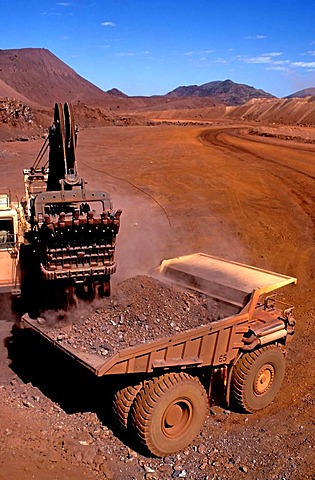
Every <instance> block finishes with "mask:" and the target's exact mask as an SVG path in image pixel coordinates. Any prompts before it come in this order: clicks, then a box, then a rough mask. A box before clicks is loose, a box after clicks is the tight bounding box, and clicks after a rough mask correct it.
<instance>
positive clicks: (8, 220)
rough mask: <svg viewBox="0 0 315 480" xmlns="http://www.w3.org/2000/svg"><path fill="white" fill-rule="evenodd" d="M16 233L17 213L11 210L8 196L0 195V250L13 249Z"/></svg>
mask: <svg viewBox="0 0 315 480" xmlns="http://www.w3.org/2000/svg"><path fill="white" fill-rule="evenodd" d="M17 233H18V218H17V212H16V210H15V209H13V208H11V204H10V198H9V195H6V194H0V250H3V249H7V248H10V247H14V246H15V245H16V243H17Z"/></svg>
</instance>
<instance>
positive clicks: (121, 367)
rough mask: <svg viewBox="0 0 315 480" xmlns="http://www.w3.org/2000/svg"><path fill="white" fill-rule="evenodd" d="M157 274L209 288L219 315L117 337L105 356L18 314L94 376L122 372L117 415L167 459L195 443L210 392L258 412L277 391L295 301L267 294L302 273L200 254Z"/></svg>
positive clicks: (172, 261) (116, 398) (163, 267)
mask: <svg viewBox="0 0 315 480" xmlns="http://www.w3.org/2000/svg"><path fill="white" fill-rule="evenodd" d="M159 273H160V275H162V276H163V278H164V279H166V280H170V281H172V282H176V283H178V284H179V285H181V286H182V287H185V289H186V288H189V289H190V290H189V291H190V292H192V289H193V290H197V291H198V292H203V293H202V294H201V297H204V296H206V299H210V300H209V301H210V302H215V305H216V306H217V309H218V312H219V313H220V319H217V317H216V318H215V319H213V318H212V319H211V320H209V321H208V322H201V324H200V326H197V327H196V328H190V329H187V330H184V331H181V333H175V334H174V335H167V336H165V337H164V338H158V339H156V340H153V341H152V340H148V341H145V342H142V343H141V342H140V340H139V341H138V343H137V344H135V345H134V346H130V347H127V348H119V342H117V343H116V348H114V349H112V351H111V352H110V354H108V355H106V358H105V357H104V356H102V355H99V354H93V355H92V354H90V353H88V352H87V351H83V350H82V349H80V348H74V347H73V346H72V345H69V344H68V343H67V342H66V341H60V338H59V337H60V336H58V335H57V336H56V325H54V328H53V329H51V328H49V326H48V325H45V324H43V322H42V320H41V319H40V318H39V319H36V320H34V319H31V318H30V317H29V316H28V315H27V314H26V315H24V316H23V317H22V320H21V321H22V324H23V325H24V326H25V327H29V328H31V329H33V330H34V331H36V332H38V333H39V334H40V335H41V336H43V337H45V338H46V339H47V340H48V341H49V342H50V343H52V344H54V345H55V346H56V347H58V348H59V349H61V350H63V351H64V352H65V353H66V354H68V355H70V356H71V357H72V358H73V359H74V360H75V361H77V362H80V363H81V364H82V365H84V366H85V367H87V368H88V369H89V370H91V371H92V372H93V373H94V374H95V375H97V376H99V377H101V376H106V378H107V381H111V379H113V382H114V384H115V382H116V381H117V380H115V375H117V374H119V378H120V380H121V381H119V383H120V387H119V388H120V390H118V391H117V392H116V394H115V396H114V401H113V408H114V412H115V414H116V418H117V420H118V422H119V423H120V425H121V427H122V428H123V429H128V428H130V427H131V428H132V432H133V433H135V434H136V436H137V437H138V439H139V441H140V442H141V443H142V444H143V445H144V446H145V447H146V448H147V449H148V450H149V452H151V453H153V454H154V455H157V456H164V455H169V454H171V453H175V452H176V451H179V450H181V449H183V448H185V447H186V446H187V445H188V444H190V443H191V441H192V440H193V439H194V438H195V437H196V435H197V434H198V433H199V431H200V429H201V428H202V426H203V423H204V419H205V417H206V415H207V411H208V408H209V403H210V404H213V403H214V399H216V398H218V397H219V401H217V400H215V401H216V403H217V404H222V405H228V406H230V405H231V406H234V407H235V408H236V409H240V410H243V411H246V412H255V411H256V410H259V409H261V408H264V407H265V406H267V405H268V404H269V403H270V402H271V401H272V400H273V399H274V398H275V396H276V394H277V392H278V390H279V389H280V386H281V383H282V380H283V378H284V368H285V367H284V356H285V352H286V344H287V340H288V336H290V335H291V334H293V333H294V326H295V321H294V318H293V307H290V306H288V305H285V304H281V302H278V301H277V300H276V298H275V295H274V294H271V295H268V294H270V293H271V292H273V291H274V290H276V289H279V288H280V287H283V286H285V285H288V284H290V283H296V278H295V277H290V276H286V275H281V274H278V273H273V272H270V271H267V270H263V269H259V268H256V267H251V266H248V265H244V264H241V263H237V262H231V261H227V260H224V259H221V258H216V257H213V256H210V255H205V254H202V253H198V254H194V255H188V256H184V257H178V258H175V259H170V260H165V261H164V262H162V264H161V267H160V269H159ZM164 285H165V284H164ZM181 291H183V289H181ZM190 295H191V296H192V293H190ZM159 298H160V297H159ZM145 300H148V301H149V300H150V298H146V299H145ZM182 312H183V310H182ZM181 315H183V313H180V311H179V312H178V317H180V316H181ZM107 318H108V317H107ZM133 318H134V317H132V319H133ZM146 318H147V320H148V317H146ZM180 318H181V317H180ZM108 321H109V322H110V321H111V319H110V316H109V320H108ZM163 321H166V319H164V320H163ZM198 321H199V319H198ZM114 323H115V322H114ZM88 325H89V324H88ZM115 325H117V324H116V323H115ZM118 327H119V325H117V327H115V328H117V329H118ZM57 328H58V327H57ZM63 328H66V329H67V331H69V329H71V328H72V327H71V325H69V324H68V325H65V326H63V325H60V331H61V332H62V329H63ZM73 328H74V329H75V328H77V327H76V326H75V325H74V326H73ZM82 328H84V326H83V327H82ZM88 328H91V327H90V326H89V327H88ZM93 331H94V330H93ZM104 331H106V327H105V330H104ZM170 331H171V332H173V330H170ZM114 332H116V330H115V331H114ZM129 333H130V331H129ZM118 334H121V333H119V331H117V336H118ZM93 335H94V333H93ZM125 336H126V337H127V338H128V329H126V331H125ZM157 336H158V335H157ZM61 338H62V335H61ZM137 338H138V337H137ZM139 338H140V336H139ZM153 338H154V337H153ZM117 345H118V347H117ZM124 345H126V343H125V344H124ZM124 374H128V375H124ZM116 378H117V377H116ZM121 386H122V387H123V388H121Z"/></svg>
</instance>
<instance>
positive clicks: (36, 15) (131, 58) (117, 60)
mask: <svg viewBox="0 0 315 480" xmlns="http://www.w3.org/2000/svg"><path fill="white" fill-rule="evenodd" d="M0 6H1V26H0V33H1V36H0V39H1V43H0V48H1V49H10V48H26V47H38V48H47V49H48V50H50V51H51V52H52V53H54V54H55V55H56V56H57V57H59V58H60V59H61V60H62V61H63V62H65V63H66V64H67V65H69V66H70V67H72V68H73V69H74V70H75V71H76V72H77V73H78V74H79V75H81V76H83V77H84V78H86V79H87V80H89V81H91V82H92V83H94V84H95V85H97V86H98V87H100V88H102V89H103V90H108V89H111V88H114V87H116V88H118V89H120V90H122V91H123V92H124V93H126V94H128V95H160V94H162V95H163V94H165V93H167V92H169V91H171V90H173V89H174V88H176V87H178V86H180V85H192V84H196V85H201V84H203V83H207V82H210V81H213V80H225V79H227V78H230V79H231V80H233V81H234V82H237V83H246V84H247V85H251V86H254V87H255V88H261V89H263V90H265V91H267V92H269V93H272V94H273V95H276V96H279V97H282V96H285V95H288V94H290V93H293V92H296V91H298V90H301V89H303V88H307V87H315V1H314V0H307V1H304V0H272V1H271V0H264V1H258V0H243V1H241V0H216V1H213V0H190V1H188V0H154V1H149V0H62V1H47V0H28V1H25V0H0Z"/></svg>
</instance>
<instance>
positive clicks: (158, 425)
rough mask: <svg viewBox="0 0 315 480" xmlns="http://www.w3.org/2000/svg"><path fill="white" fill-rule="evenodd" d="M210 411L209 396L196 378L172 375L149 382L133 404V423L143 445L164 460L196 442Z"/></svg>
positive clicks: (184, 374) (183, 374)
mask: <svg viewBox="0 0 315 480" xmlns="http://www.w3.org/2000/svg"><path fill="white" fill-rule="evenodd" d="M207 410H208V396H207V393H206V391H205V389H204V387H203V386H202V384H201V383H200V381H199V380H198V379H197V378H196V377H192V376H191V375H188V374H187V373H183V372H181V373H169V374H166V375H162V376H160V377H157V378H154V379H152V380H149V381H147V382H146V383H145V385H144V386H143V387H142V389H141V390H140V391H139V393H138V395H137V396H136V399H135V401H134V403H133V406H132V411H131V420H132V425H133V427H134V430H135V433H136V434H137V436H138V438H139V440H140V442H141V443H142V444H143V445H144V446H145V447H146V448H147V450H149V452H151V453H153V455H156V456H158V457H163V456H165V455H170V454H172V453H175V452H178V451H179V450H182V449H183V448H185V447H186V446H187V445H189V444H190V443H191V442H192V441H193V439H194V438H195V437H196V435H198V433H199V432H200V430H201V428H202V426H203V424H204V421H205V417H206V413H207Z"/></svg>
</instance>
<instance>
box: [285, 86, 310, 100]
mask: <svg viewBox="0 0 315 480" xmlns="http://www.w3.org/2000/svg"><path fill="white" fill-rule="evenodd" d="M305 97H315V87H311V88H304V89H303V90H299V91H298V92H295V93H291V95H287V96H286V97H284V98H305Z"/></svg>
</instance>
